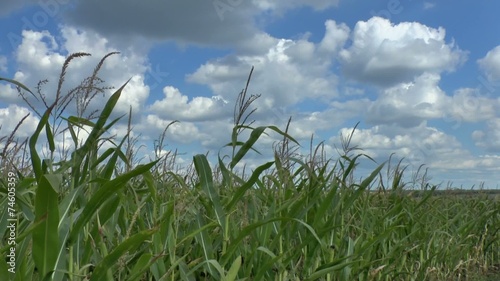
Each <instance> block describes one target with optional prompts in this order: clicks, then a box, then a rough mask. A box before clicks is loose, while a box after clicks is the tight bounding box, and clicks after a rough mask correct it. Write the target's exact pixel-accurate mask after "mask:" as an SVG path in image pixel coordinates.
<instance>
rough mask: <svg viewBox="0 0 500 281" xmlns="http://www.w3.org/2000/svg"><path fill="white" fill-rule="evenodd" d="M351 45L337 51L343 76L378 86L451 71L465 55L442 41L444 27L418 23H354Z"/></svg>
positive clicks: (372, 19) (384, 21)
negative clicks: (426, 73)
mask: <svg viewBox="0 0 500 281" xmlns="http://www.w3.org/2000/svg"><path fill="white" fill-rule="evenodd" d="M351 36H352V45H351V46H350V47H348V48H346V49H343V50H342V51H341V52H340V59H341V61H342V63H343V71H344V73H345V74H346V75H347V76H348V77H350V78H352V79H355V80H358V81H361V82H368V83H372V84H375V85H380V86H391V85H394V84H397V83H402V82H409V81H411V80H413V78H414V77H416V76H419V75H422V74H423V73H425V72H430V73H440V72H442V71H453V70H454V69H455V68H456V67H457V66H458V65H460V64H461V63H462V62H463V61H464V60H465V59H466V53H465V52H463V51H461V50H460V49H458V48H457V47H456V46H455V45H454V44H453V43H449V44H447V43H446V42H445V30H444V28H441V27H440V28H437V29H436V28H431V27H428V26H425V25H423V24H421V23H418V22H402V23H399V24H392V23H391V22H390V21H389V20H387V19H383V18H380V17H373V18H371V19H369V20H368V21H360V22H358V23H357V24H356V26H355V28H354V30H353V33H352V35H351Z"/></svg>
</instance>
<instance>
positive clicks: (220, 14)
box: [65, 0, 339, 47]
mask: <svg viewBox="0 0 500 281" xmlns="http://www.w3.org/2000/svg"><path fill="white" fill-rule="evenodd" d="M338 2H339V1H338V0H335V1H331V0H314V1H306V0H293V1H269V0H254V1H245V0H236V1H233V0H231V1H229V0H213V1H197V0H184V1H156V0H146V1H142V2H141V3H138V2H134V1H122V2H121V3H120V5H116V4H115V3H113V2H109V1H99V0H88V1H76V2H75V5H74V6H73V7H72V9H71V10H69V11H66V13H65V19H66V20H67V21H68V22H69V23H71V24H74V25H78V26H81V27H85V28H91V29H93V30H94V31H97V32H98V33H100V34H103V35H105V36H106V37H114V38H122V39H130V38H132V37H141V38H147V39H148V40H153V41H155V40H169V41H172V42H176V43H179V44H200V45H211V46H225V47H227V46H231V47H232V46H235V45H242V46H243V44H242V42H248V39H251V38H254V37H255V36H258V35H262V32H261V31H259V29H258V28H257V27H256V26H255V18H256V17H257V16H259V15H261V14H263V13H265V14H266V15H270V14H269V12H271V14H272V13H275V14H281V13H283V12H285V11H287V10H290V9H297V8H300V7H304V6H309V7H312V8H313V9H315V10H324V9H327V8H330V7H334V6H336V5H337V4H338ZM186 17H188V18H189V20H186ZM122 41H124V42H126V41H125V40H122Z"/></svg>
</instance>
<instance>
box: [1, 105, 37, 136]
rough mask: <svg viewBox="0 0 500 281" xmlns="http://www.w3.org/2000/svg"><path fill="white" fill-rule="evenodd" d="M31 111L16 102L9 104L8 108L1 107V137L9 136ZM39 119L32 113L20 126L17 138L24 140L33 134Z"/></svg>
mask: <svg viewBox="0 0 500 281" xmlns="http://www.w3.org/2000/svg"><path fill="white" fill-rule="evenodd" d="M29 113H30V112H29V110H28V109H27V108H24V107H20V106H17V105H15V104H12V105H9V106H8V107H7V108H0V124H1V130H0V138H1V137H8V136H9V135H10V134H11V133H12V132H13V131H14V129H15V128H16V126H17V125H18V123H19V122H20V121H21V120H22V119H23V118H24V117H25V116H26V115H28V114H29ZM38 121H39V119H38V118H37V117H35V116H33V113H31V114H30V115H29V116H28V117H27V118H26V119H25V120H24V121H23V123H22V124H21V125H20V126H19V129H18V130H17V132H16V135H15V136H14V137H15V138H19V139H20V140H22V139H23V138H27V137H29V136H31V135H32V134H33V132H35V130H36V126H37V125H38Z"/></svg>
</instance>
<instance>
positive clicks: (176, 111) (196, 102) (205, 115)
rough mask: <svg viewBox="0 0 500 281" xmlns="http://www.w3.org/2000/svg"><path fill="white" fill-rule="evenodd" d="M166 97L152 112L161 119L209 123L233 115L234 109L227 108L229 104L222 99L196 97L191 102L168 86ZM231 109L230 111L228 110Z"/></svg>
mask: <svg viewBox="0 0 500 281" xmlns="http://www.w3.org/2000/svg"><path fill="white" fill-rule="evenodd" d="M163 93H164V94H165V97H164V98H163V99H162V100H156V101H155V102H154V103H153V104H152V105H151V106H150V110H151V111H152V112H154V113H155V114H157V115H158V116H159V117H162V118H167V119H171V120H172V119H175V120H181V121H184V120H185V121H209V120H214V119H216V118H220V117H222V116H224V114H226V116H227V114H228V113H232V110H233V107H232V106H226V105H227V102H226V101H224V100H223V99H222V98H221V97H218V96H213V97H212V98H206V97H195V98H193V99H192V100H191V101H189V98H188V96H186V95H183V94H182V93H181V92H180V91H179V89H177V88H175V87H172V86H167V87H165V88H163ZM228 109H229V110H228Z"/></svg>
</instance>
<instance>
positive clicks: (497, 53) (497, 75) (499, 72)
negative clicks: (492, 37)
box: [477, 45, 500, 81]
mask: <svg viewBox="0 0 500 281" xmlns="http://www.w3.org/2000/svg"><path fill="white" fill-rule="evenodd" d="M477 62H478V64H479V67H480V68H481V69H482V70H483V72H484V73H485V74H486V77H487V78H488V80H490V81H500V45H499V46H496V47H495V48H493V49H492V50H490V51H489V52H488V53H487V54H486V56H485V57H484V58H482V59H479V60H478V61H477Z"/></svg>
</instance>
